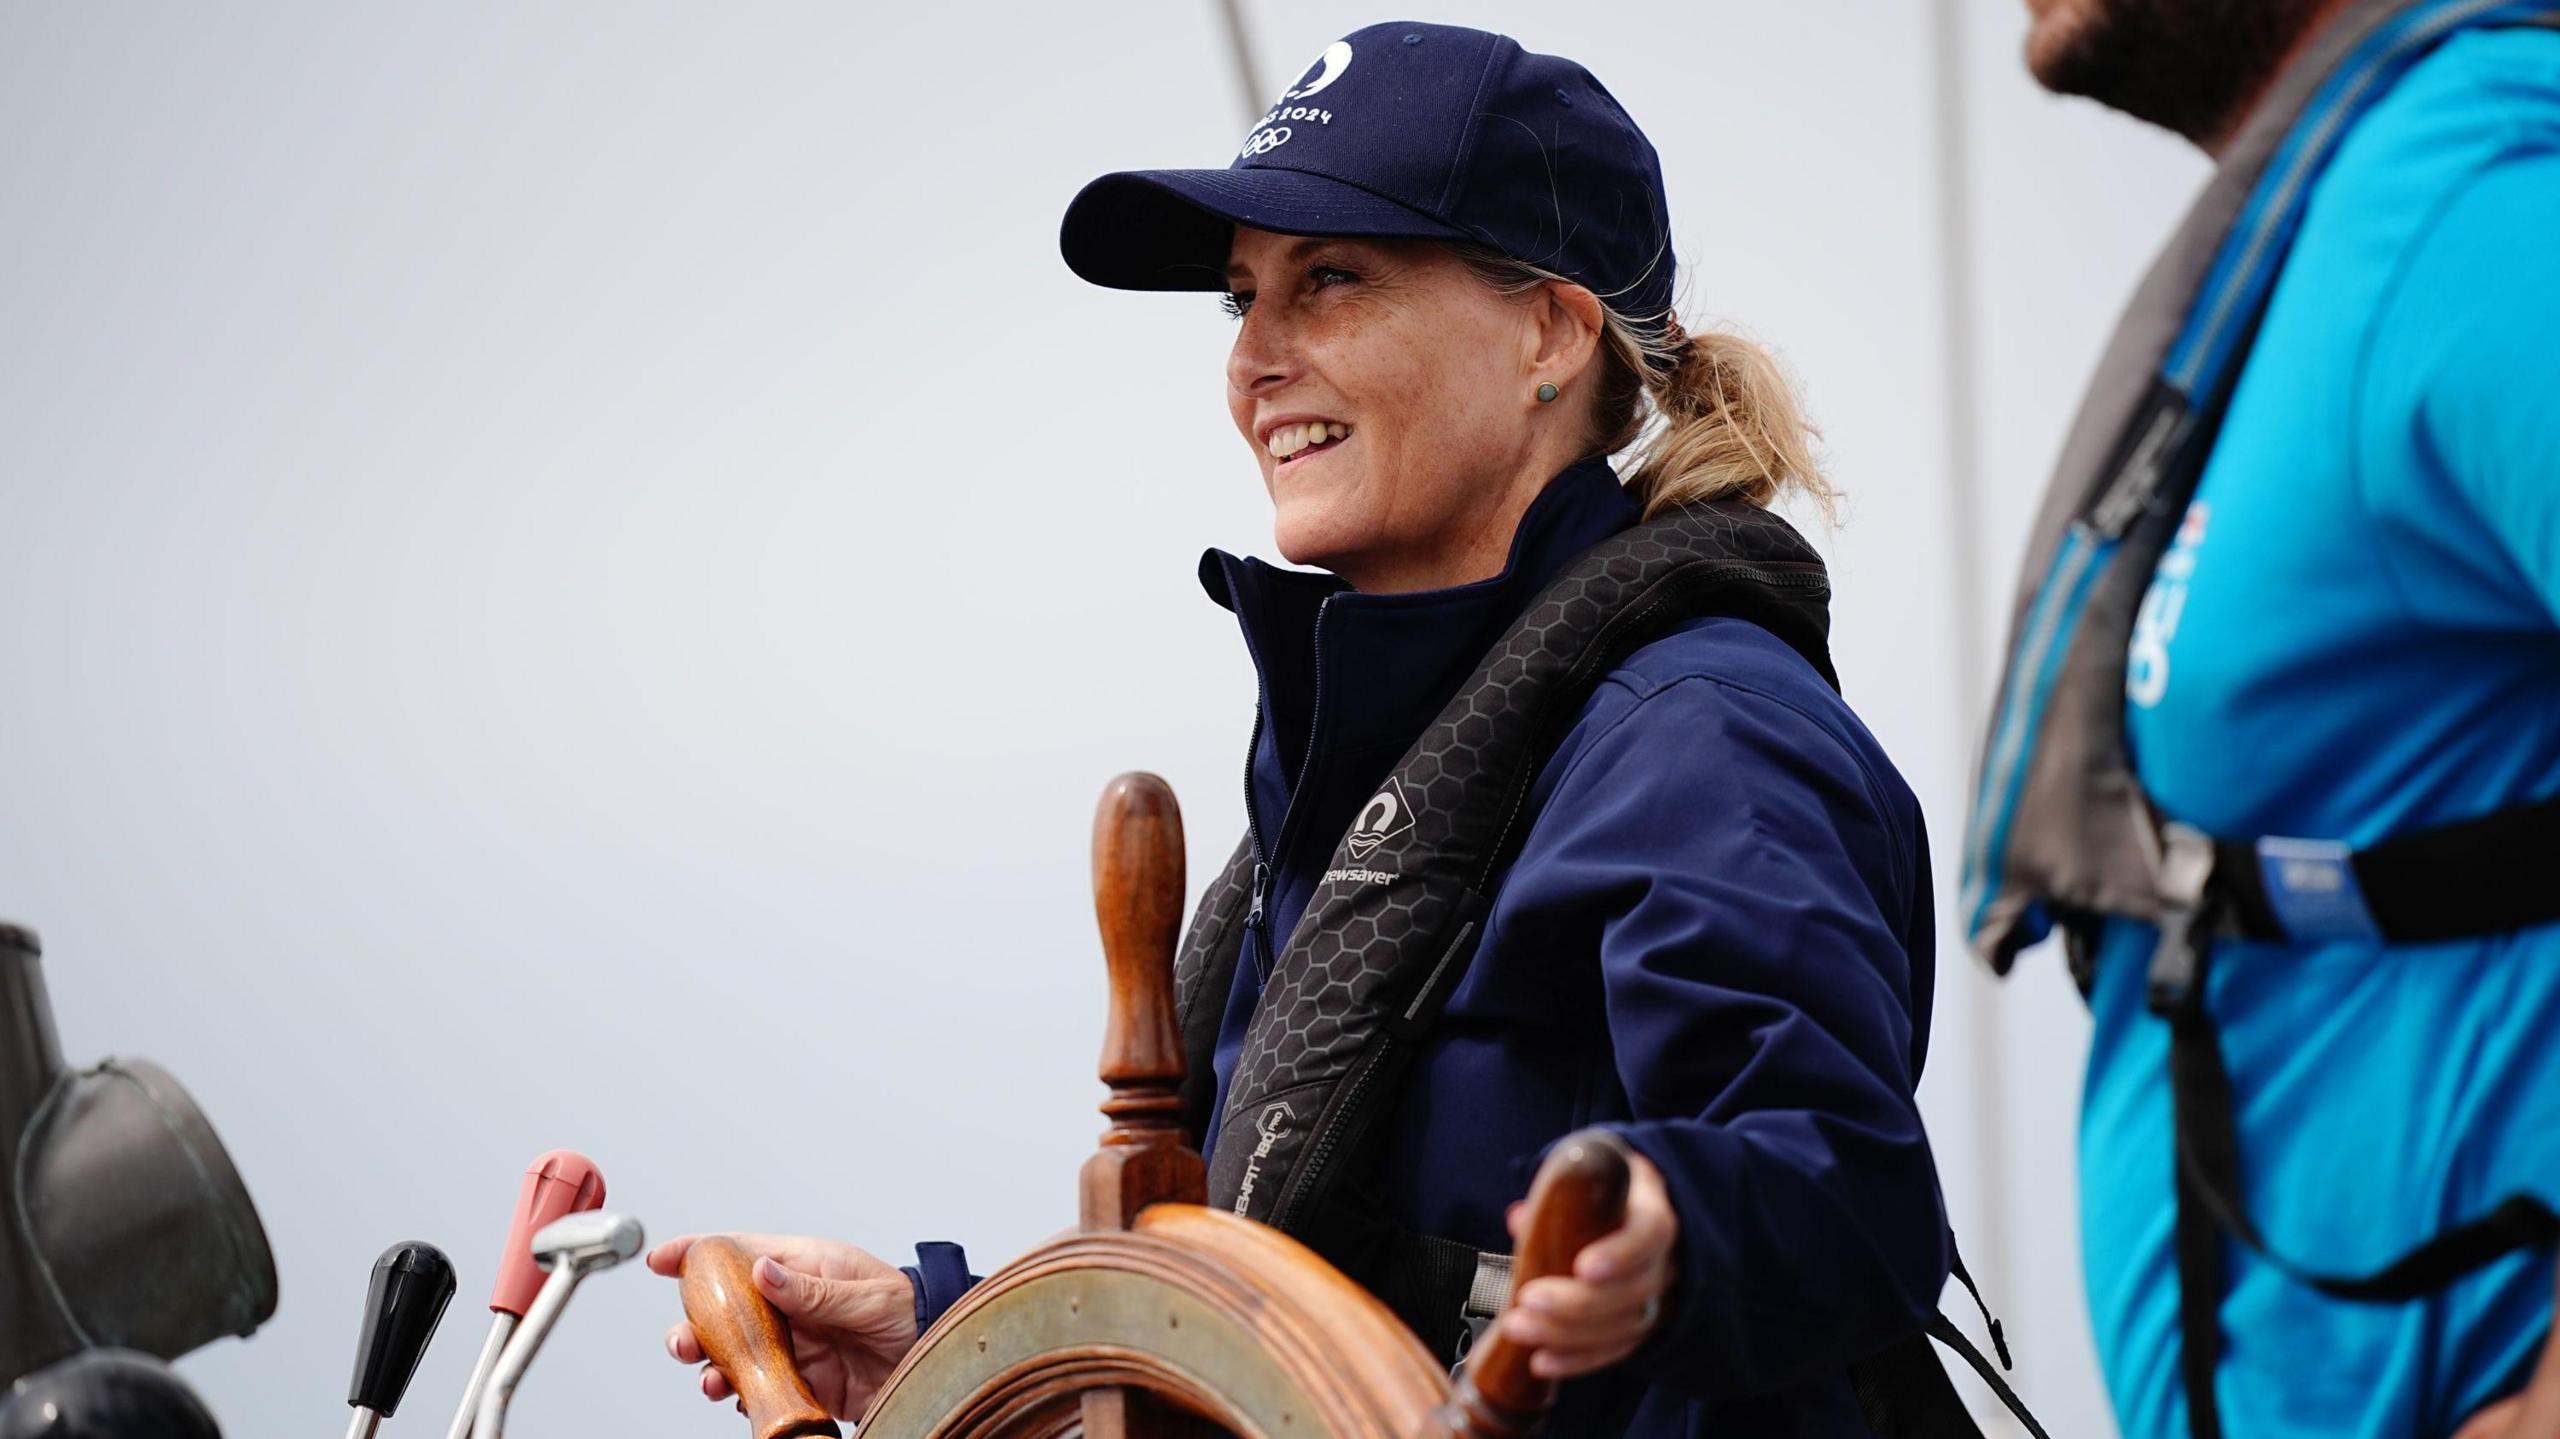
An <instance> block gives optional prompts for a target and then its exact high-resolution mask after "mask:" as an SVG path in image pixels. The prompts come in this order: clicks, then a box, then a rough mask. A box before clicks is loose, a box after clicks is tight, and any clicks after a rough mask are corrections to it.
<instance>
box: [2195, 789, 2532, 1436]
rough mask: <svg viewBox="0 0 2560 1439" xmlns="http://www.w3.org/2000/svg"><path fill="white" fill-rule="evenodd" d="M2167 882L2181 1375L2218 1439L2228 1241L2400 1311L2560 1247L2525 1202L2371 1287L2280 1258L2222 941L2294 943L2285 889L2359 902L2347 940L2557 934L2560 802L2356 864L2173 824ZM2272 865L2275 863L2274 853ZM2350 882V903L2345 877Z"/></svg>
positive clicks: (2441, 1239)
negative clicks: (2223, 1019) (2540, 929)
mask: <svg viewBox="0 0 2560 1439" xmlns="http://www.w3.org/2000/svg"><path fill="white" fill-rule="evenodd" d="M2163 842H2164V856H2165V858H2164V861H2163V866H2162V870H2163V875H2164V879H2165V880H2166V882H2167V887H2168V888H2170V889H2172V890H2173V891H2176V892H2177V894H2176V897H2177V898H2178V899H2179V900H2180V901H2181V903H2180V905H2179V907H2178V908H2175V909H2173V910H2172V911H2171V912H2170V914H2169V915H2168V916H2167V917H2166V919H2165V921H2164V923H2163V924H2162V926H2161V931H2160V947H2159V949H2158V951H2157V952H2156V953H2155V954H2154V956H2153V959H2152V964H2151V972H2150V978H2149V996H2148V1000H2149V1005H2150V1008H2151V1010H2152V1012H2153V1013H2155V1014H2157V1015H2159V1016H2160V1017H2161V1018H2162V1019H2164V1020H2165V1021H2167V1023H2168V1025H2169V1091H2170V1103H2171V1109H2172V1126H2173V1129H2174V1132H2175V1134H2176V1136H2177V1157H2176V1164H2177V1199H2178V1216H2177V1257H2178V1290H2179V1293H2178V1321H2179V1330H2180V1334H2181V1338H2182V1341H2183V1347H2182V1352H2181V1354H2180V1356H2179V1368H2180V1372H2181V1376H2182V1378H2183V1380H2184V1386H2185V1389H2186V1394H2187V1411H2188V1425H2189V1428H2190V1429H2191V1430H2192V1431H2193V1433H2194V1434H2195V1435H2196V1439H2221V1434H2222V1419H2221V1412H2220V1406H2219V1404H2218V1403H2217V1401H2216V1398H2215V1394H2214V1388H2213V1380H2214V1372H2215V1369H2216V1368H2217V1366H2218V1365H2219V1363H2220V1361H2221V1357H2222V1295H2223V1253H2222V1238H2223V1236H2224V1235H2225V1234H2228V1235H2230V1236H2231V1237H2232V1238H2234V1239H2237V1240H2238V1241H2239V1242H2241V1243H2242V1244H2245V1245H2247V1246H2248V1247H2249V1249H2250V1251H2251V1252H2252V1253H2255V1254H2256V1255H2258V1256H2259V1257H2260V1258H2262V1259H2264V1260H2265V1261H2266V1262H2267V1263H2269V1264H2272V1265H2274V1266H2275V1267H2276V1268H2277V1269H2279V1270H2282V1271H2283V1272H2284V1273H2286V1274H2288V1275H2290V1276H2292V1277H2293V1278H2294V1279H2295V1280H2297V1281H2299V1282H2301V1283H2303V1284H2306V1285H2309V1286H2310V1287H2311V1288H2313V1289H2315V1290H2317V1291H2319V1292H2320V1293H2322V1294H2326V1295H2328V1296H2330V1297H2331V1298H2334V1299H2344V1300H2350V1301H2354V1302H2358V1303H2367V1304H2396V1303H2403V1302H2406V1301H2409V1300H2413V1299H2420V1298H2424V1297H2426V1296H2428V1295H2430V1294H2434V1293H2436V1292H2438V1291H2439V1290H2442V1289H2443V1288H2445V1287H2446V1286H2447V1285H2450V1284H2452V1283H2453V1282H2454V1281H2456V1280H2458V1279H2461V1278H2462V1277H2464V1276H2465V1275H2469V1274H2472V1273H2476V1272H2477V1271H2479V1270H2481V1269H2484V1268H2486V1267H2488V1266H2489V1265H2491V1264H2494V1263H2496V1262H2497V1261H2499V1260H2501V1259H2503V1258H2505V1257H2507V1256H2508V1255H2511V1254H2514V1253H2517V1252H2518V1251H2520V1250H2526V1249H2534V1248H2540V1247H2543V1246H2548V1245H2551V1244H2554V1243H2555V1242H2560V1213H2554V1212H2553V1211H2552V1209H2551V1207H2550V1206H2549V1205H2548V1204H2545V1203H2544V1202H2543V1201H2542V1200H2540V1199H2538V1198H2536V1197H2534V1196H2533V1195H2530V1194H2512V1195H2509V1196H2508V1197H2507V1198H2505V1199H2504V1200H2501V1201H2500V1202H2499V1203H2498V1204H2497V1206H2496V1207H2495V1208H2493V1209H2491V1210H2490V1211H2489V1212H2488V1213H2487V1214H2484V1215H2481V1216H2480V1217H2478V1218H2476V1219H2472V1220H2469V1221H2467V1222H2464V1223H2461V1224H2457V1225H2454V1226H2453V1227H2451V1228H2448V1229H2445V1230H2442V1231H2439V1232H2438V1233H2436V1234H2434V1235H2432V1236H2430V1237H2429V1238H2427V1239H2426V1240H2425V1241H2424V1242H2422V1243H2420V1244H2418V1245H2416V1246H2415V1247H2413V1248H2411V1249H2410V1250H2408V1251H2407V1252H2406V1253H2404V1254H2402V1255H2400V1256H2399V1257H2398V1258H2396V1259H2393V1260H2392V1261H2391V1262H2389V1263H2388V1264H2385V1265H2383V1266H2381V1267H2380V1268H2378V1269H2375V1270H2372V1271H2371V1272H2369V1273H2365V1274H2332V1273H2323V1272H2320V1271H2316V1270H2313V1269H2309V1268H2307V1267H2305V1266H2303V1265H2300V1264H2297V1263H2295V1262H2293V1261H2292V1260H2290V1259H2288V1258H2286V1257H2285V1256H2283V1255H2282V1254H2279V1253H2277V1252H2276V1251H2275V1249H2274V1248H2272V1247H2271V1246H2270V1245H2269V1244H2268V1243H2267V1240H2266V1236H2265V1235H2264V1234H2263V1233H2261V1232H2260V1231H2259V1229H2258V1226H2257V1225H2256V1223H2255V1222H2253V1221H2252V1220H2251V1219H2250V1218H2249V1211H2248V1204H2247V1200H2246V1198H2245V1195H2246V1189H2245V1187H2244V1185H2243V1182H2242V1174H2241V1167H2240V1134H2239V1121H2238V1117H2237V1113H2238V1100H2237V1096H2236V1093H2235V1091H2234V1089H2233V1086H2232V1082H2231V1071H2230V1068H2229V1066H2228V1065H2226V1064H2225V1063H2224V1061H2223V1055H2222V1040H2221V1035H2220V1033H2219V1032H2218V1031H2217V1030H2216V1028H2215V1026H2214V1023H2213V1015H2212V1011H2211V1010H2210V1009H2209V1008H2207V1006H2206V1003H2205V993H2206V985H2207V981H2208V979H2209V978H2210V977H2211V974H2212V967H2213V945H2214V942H2215V940H2216V939H2217V938H2220V937H2224V936H2234V937H2241V938H2249V939H2260V940H2270V941H2278V942H2281V941H2285V940H2298V939H2304V938H2318V937H2322V936H2319V935H2297V934H2295V933H2293V932H2292V931H2291V930H2289V929H2287V928H2286V927H2285V925H2284V923H2283V922H2282V914H2283V911H2284V910H2285V909H2286V908H2288V907H2289V905H2288V901H2287V899H2286V898H2285V897H2284V895H2283V891H2284V889H2285V886H2286V883H2287V880H2288V878H2290V879H2291V880H2292V881H2293V882H2294V883H2296V884H2298V885H2300V886H2301V887H2304V888H2309V889H2312V890H2315V891H2316V892H2318V893H2319V894H2320V895H2322V896H2323V897H2324V898H2326V899H2330V900H2335V899H2336V898H2337V897H2338V896H2339V895H2341V894H2344V895H2346V896H2347V897H2348V898H2350V899H2360V906H2359V909H2360V912H2357V913H2351V914H2349V915H2348V916H2347V917H2346V918H2345V919H2344V920H2343V921H2341V927H2342V928H2344V929H2347V930H2355V931H2363V932H2365V933H2364V935H2363V937H2368V938H2371V939H2373V940H2376V941H2378V942H2380V943H2385V944H2417V943H2428V942H2435V941H2441V940H2448V939H2462V938H2476V937H2483V936H2488V935H2496V934H2506V933H2511V932H2513V931H2515V930H2518V929H2523V928H2526V927H2529V926H2532V925H2538V924H2548V923H2552V922H2554V921H2560V882H2555V880H2560V873H2555V871H2560V859H2555V856H2560V800H2547V801H2544V802H2541V803H2538V804H2531V805H2522V806H2518V807H2515V808H2512V809H2507V810H2502V811H2500V812H2498V813H2496V814H2492V815H2487V816H2484V817H2481V818H2478V819H2471V820H2464V821H2461V822H2458V823H2454V824H2449V825H2443V826H2439V827H2437V828H2433V829H2428V830H2422V831H2417V832H2414V833H2410V834H2406V835H2400V836H2395V837H2394V838H2392V839H2390V840H2386V841H2384V842H2382V843H2380V844H2377V845H2374V846H2372V847H2371V848H2369V849H2366V850H2363V851H2359V852H2356V853H2353V854H2344V853H2343V852H2342V853H2340V854H2337V855H2332V856H2325V857H2320V858H2316V859H2315V858H2296V859H2294V860H2293V861H2292V863H2294V864H2295V865H2298V866H2303V867H2305V868H2304V869H2303V871H2302V872H2301V873H2298V874H2294V875H2291V876H2288V874H2287V873H2286V870H2285V864H2286V861H2285V859H2284V858H2283V857H2284V856H2286V855H2289V854H2290V855H2296V856H2300V855H2304V854H2306V853H2308V851H2306V850H2304V849H2302V848H2301V847H2300V846H2301V845H2302V842H2301V841H2292V840H2282V839H2276V840H2261V841H2256V842H2238V841H2231V840H2211V839H2207V838H2206V837H2204V836H2202V835H2200V834H2197V833H2196V832H2195V831H2193V830H2189V829H2186V828H2185V827H2183V826H2178V825H2171V826H2167V827H2166V829H2165V831H2164V835H2163ZM2271 855H2272V856H2273V858H2272V859H2271V858H2270V856H2271ZM2344 875H2351V876H2352V878H2353V885H2352V890H2349V889H2347V888H2345V887H2344V881H2343V879H2342V876H2344Z"/></svg>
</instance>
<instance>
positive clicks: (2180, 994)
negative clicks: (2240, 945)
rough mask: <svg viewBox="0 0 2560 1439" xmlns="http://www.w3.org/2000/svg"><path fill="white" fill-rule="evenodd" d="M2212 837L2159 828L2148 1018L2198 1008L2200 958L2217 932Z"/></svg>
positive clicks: (2172, 826)
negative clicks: (2156, 927)
mask: <svg viewBox="0 0 2560 1439" xmlns="http://www.w3.org/2000/svg"><path fill="white" fill-rule="evenodd" d="M2213 860H2214V847H2213V836H2211V835H2209V834H2206V833H2205V832H2204V831H2202V830H2200V829H2196V828H2194V827H2193V826H2191V825H2183V824H2179V823H2177V822H2175V821H2171V822H2170V823H2167V824H2164V825H2162V826H2161V827H2160V868H2159V874H2158V879H2159V891H2160V946H2159V948H2157V949H2155V950H2153V951H2152V954H2151V972H2150V976H2149V980H2148V989H2147V995H2148V1000H2149V1003H2150V1007H2151V1012H2152V1013H2154V1014H2157V1015H2162V1016H2167V1017H2175V1016H2178V1015H2181V1014H2185V1013H2187V1012H2188V1011H2189V1010H2190V1009H2191V1008H2193V1007H2194V1006H2196V1005H2199V1004H2201V1003H2202V1002H2203V1000H2202V996H2201V994H2200V991H2201V990H2202V988H2203V979H2204V961H2205V952H2206V951H2207V950H2208V949H2209V948H2211V946H2212V944H2213V936H2214V931H2216V930H2217V929H2219V928H2220V927H2221V920H2222V904H2221V901H2220V898H2219V896H2218V894H2217V892H2216V888H2215V885H2214V883H2213Z"/></svg>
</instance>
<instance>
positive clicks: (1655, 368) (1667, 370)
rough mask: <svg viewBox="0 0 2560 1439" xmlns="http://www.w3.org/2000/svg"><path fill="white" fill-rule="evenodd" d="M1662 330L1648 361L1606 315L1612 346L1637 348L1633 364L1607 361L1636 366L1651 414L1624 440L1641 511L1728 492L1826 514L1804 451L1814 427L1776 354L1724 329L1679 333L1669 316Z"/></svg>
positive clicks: (1824, 495)
mask: <svg viewBox="0 0 2560 1439" xmlns="http://www.w3.org/2000/svg"><path fill="white" fill-rule="evenodd" d="M1664 328H1665V329H1666V330H1667V331H1668V334H1666V336H1665V337H1664V338H1665V341H1666V344H1665V346H1664V348H1665V349H1666V350H1667V351H1668V353H1667V354H1666V355H1665V356H1664V358H1663V359H1662V360H1656V359H1655V358H1654V357H1653V356H1652V355H1650V354H1646V353H1644V351H1645V348H1646V347H1645V346H1644V345H1643V344H1642V343H1641V342H1640V341H1638V340H1637V339H1636V337H1635V335H1634V334H1633V333H1632V332H1631V331H1630V329H1629V327H1628V326H1626V325H1625V323H1624V322H1623V321H1620V320H1619V319H1618V317H1617V316H1616V315H1614V314H1613V315H1611V316H1610V317H1609V329H1610V330H1611V331H1612V332H1613V333H1612V335H1611V339H1612V340H1613V341H1615V342H1616V343H1613V344H1612V345H1611V349H1612V350H1613V351H1619V350H1623V349H1625V348H1628V347H1630V346H1632V347H1633V348H1634V349H1635V350H1636V352H1637V354H1636V357H1635V358H1634V360H1633V361H1629V360H1628V359H1626V358H1624V357H1623V356H1620V355H1616V354H1613V355H1612V358H1613V360H1616V362H1617V363H1621V364H1629V363H1632V364H1634V365H1639V366H1641V367H1642V368H1641V369H1640V370H1639V373H1641V374H1642V375H1643V376H1644V377H1645V384H1644V391H1645V399H1646V402H1647V405H1648V406H1649V407H1650V408H1651V409H1652V411H1653V416H1654V418H1653V421H1652V423H1650V424H1646V423H1644V422H1643V421H1641V420H1640V421H1639V422H1638V425H1637V432H1636V433H1635V434H1634V435H1631V436H1629V437H1628V438H1629V440H1630V441H1631V442H1632V444H1633V446H1634V455H1633V456H1632V458H1633V461H1634V463H1633V464H1632V465H1631V466H1630V467H1629V468H1628V470H1627V471H1626V484H1627V488H1628V489H1630V490H1632V491H1634V492H1635V495H1636V497H1637V498H1638V499H1640V500H1642V501H1643V502H1644V511H1645V513H1646V514H1647V515H1652V514H1655V513H1658V512H1660V511H1662V510H1666V509H1671V508H1673V507H1675V506H1679V505H1693V504H1698V503H1700V502H1702V501H1706V500H1720V499H1728V498H1729V499H1740V500H1749V501H1750V502H1751V503H1753V504H1755V505H1764V506H1765V505H1768V504H1771V503H1773V502H1775V501H1776V500H1777V499H1778V498H1779V497H1780V496H1782V495H1785V494H1788V493H1789V492H1793V493H1795V494H1798V495H1801V496H1803V497H1804V498H1806V499H1808V500H1811V501H1812V502H1813V504H1814V506H1815V507H1816V508H1817V509H1819V510H1821V512H1822V514H1823V517H1824V518H1825V519H1829V518H1831V517H1832V512H1833V501H1834V498H1835V497H1834V495H1833V493H1832V489H1831V482H1830V481H1829V480H1828V479H1826V478H1824V476H1823V473H1822V469H1821V466H1820V464H1819V463H1818V462H1817V461H1816V460H1815V458H1814V452H1813V447H1814V442H1815V441H1816V440H1817V439H1819V438H1821V433H1822V432H1821V431H1820V430H1817V429H1815V428H1814V426H1813V423H1812V422H1811V421H1810V420H1807V419H1806V418H1805V415H1804V410H1803V408H1802V407H1801V406H1799V405H1798V404H1797V402H1796V392H1795V386H1794V385H1793V384H1792V383H1790V382H1789V380H1788V379H1787V375H1786V372H1785V371H1784V370H1782V369H1780V368H1779V367H1778V361H1777V358H1776V357H1775V356H1773V355H1771V354H1770V353H1769V352H1768V351H1767V350H1764V349H1762V348H1761V347H1760V346H1758V345H1756V344H1754V343H1752V342H1751V341H1750V340H1748V339H1745V338H1743V337H1742V336H1740V335H1736V334H1733V333H1731V332H1729V331H1724V330H1705V331H1701V332H1700V333H1698V334H1694V335H1692V334H1687V333H1684V332H1683V331H1682V330H1681V328H1680V321H1679V319H1678V318H1677V317H1676V316H1675V317H1668V318H1667V319H1666V322H1665V326H1664ZM1620 448H1622V449H1623V448H1626V447H1625V446H1621V447H1620ZM1613 453H1614V451H1613Z"/></svg>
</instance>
